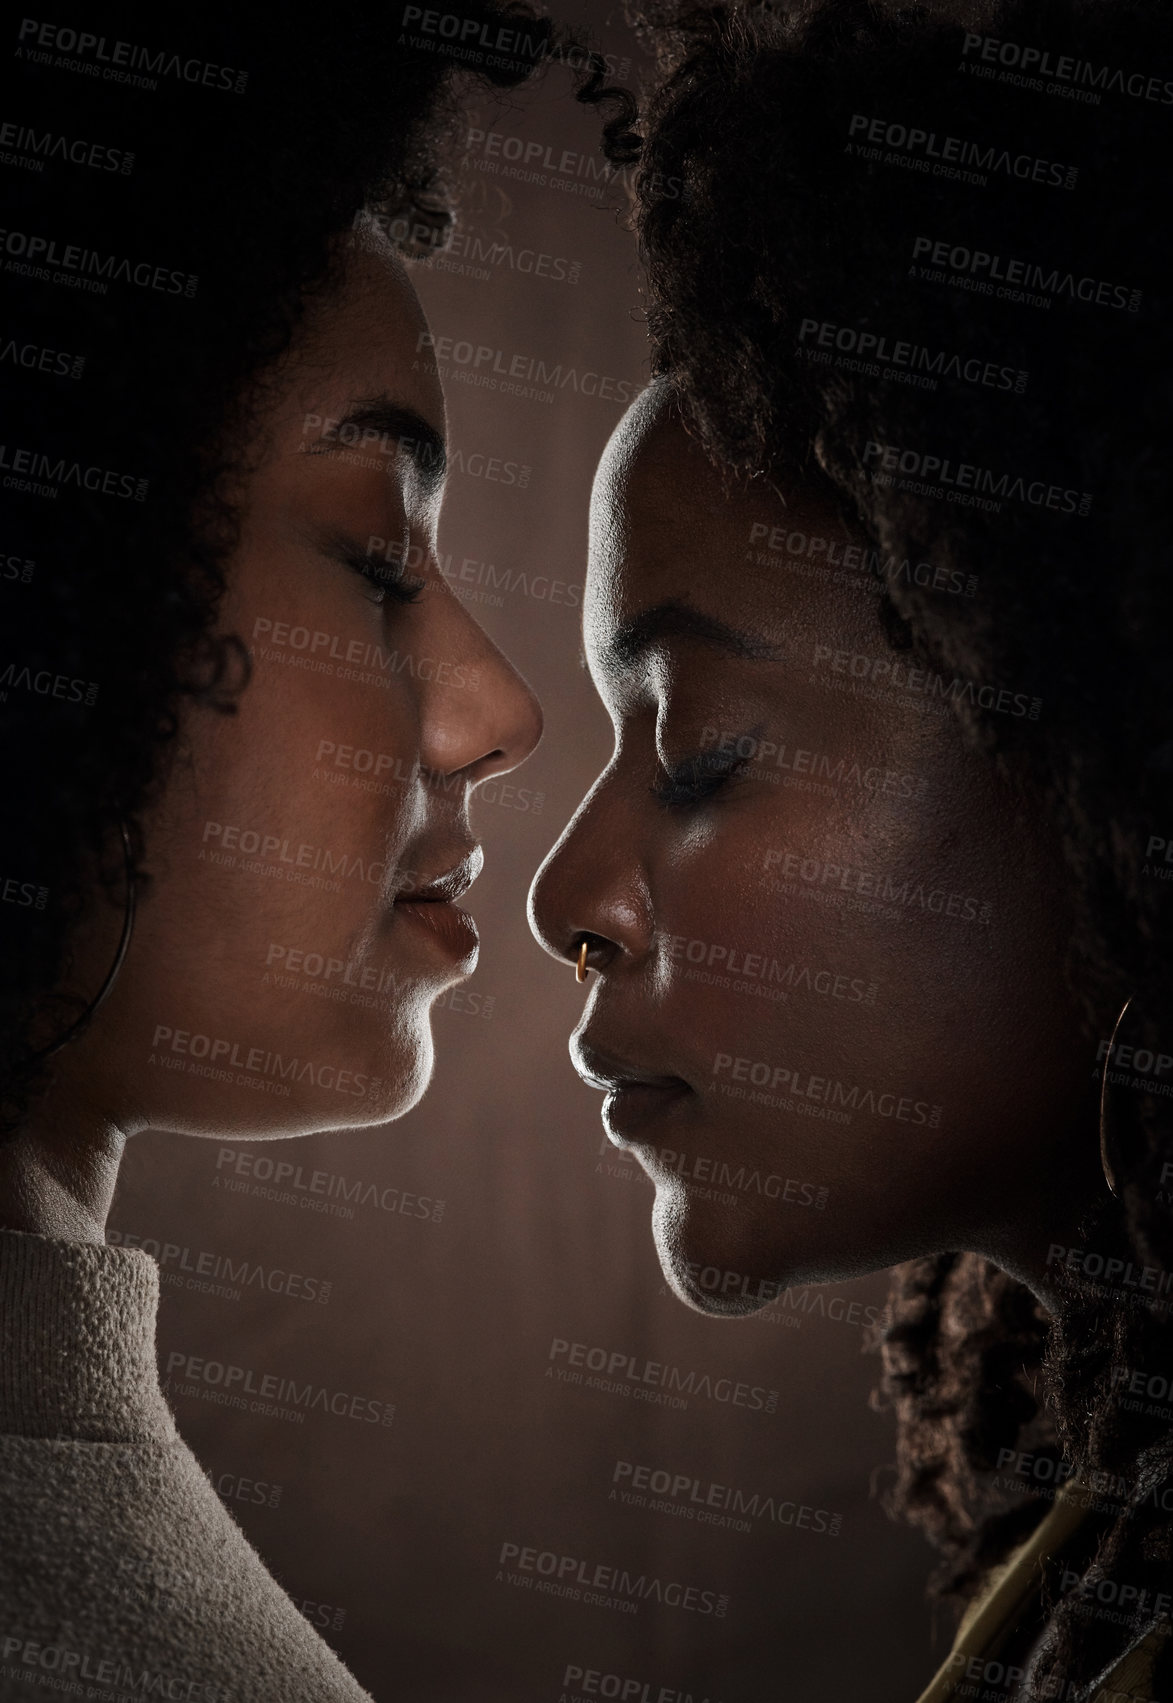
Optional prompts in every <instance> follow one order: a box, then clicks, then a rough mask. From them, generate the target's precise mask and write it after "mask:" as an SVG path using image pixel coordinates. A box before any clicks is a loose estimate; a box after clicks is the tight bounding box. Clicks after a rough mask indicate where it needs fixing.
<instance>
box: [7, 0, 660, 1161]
mask: <svg viewBox="0 0 1173 1703" xmlns="http://www.w3.org/2000/svg"><path fill="white" fill-rule="evenodd" d="M413 10H415V9H412V8H406V7H404V6H402V5H400V6H398V7H397V6H395V5H391V4H383V3H381V0H356V4H355V5H354V6H352V7H350V8H348V10H347V12H346V14H345V18H344V19H342V20H341V21H339V19H337V18H336V17H335V15H334V13H333V12H332V11H331V10H330V8H328V7H327V8H323V7H310V8H308V9H306V10H305V11H303V12H300V13H298V14H297V16H296V19H291V17H290V14H289V12H288V10H287V9H286V8H279V7H276V6H273V5H264V4H262V5H257V4H241V3H239V0H231V3H230V0H209V3H207V4H202V5H201V6H200V7H198V8H197V9H196V11H195V12H194V13H191V14H190V15H185V16H184V17H183V18H182V19H180V18H179V17H178V16H176V17H175V18H172V17H170V16H168V15H167V14H166V13H164V12H160V11H159V9H158V8H157V7H153V6H149V5H147V4H144V3H141V0H106V3H104V4H103V5H101V6H99V7H98V8H97V9H96V11H92V12H91V14H88V25H87V32H82V31H78V30H75V29H72V28H65V27H62V26H57V25H41V24H36V23H34V22H32V21H30V20H25V22H24V23H23V24H21V25H20V26H19V27H17V26H16V25H15V23H14V26H13V27H14V30H16V34H17V39H16V44H15V54H16V64H15V68H14V69H15V76H14V78H13V80H12V83H13V86H12V96H11V100H10V102H9V107H8V112H7V114H6V116H7V117H9V118H10V119H11V120H12V122H11V123H8V124H6V126H5V131H6V134H5V143H6V146H8V145H9V144H11V148H12V152H11V153H9V154H7V155H6V157H5V164H6V165H7V166H8V167H9V168H10V169H9V170H8V171H7V174H6V175H7V179H8V190H9V214H8V221H7V223H8V228H7V229H6V230H5V231H4V232H3V233H2V234H0V290H2V291H3V301H4V322H3V324H4V329H3V332H2V334H0V335H2V342H0V365H2V366H3V372H4V377H5V379H6V381H7V388H8V394H9V396H10V408H9V413H8V420H9V424H8V428H7V430H6V432H5V434H4V436H5V440H6V442H5V446H4V448H3V450H2V451H0V462H2V468H0V471H2V473H3V483H2V485H0V503H2V505H3V533H2V537H3V553H2V555H0V600H2V602H3V614H4V621H3V632H4V642H3V652H2V654H0V716H2V718H3V735H4V738H3V758H2V759H0V760H2V762H3V792H4V804H5V809H4V811H3V813H2V816H3V825H2V826H0V881H2V882H3V884H4V885H3V896H4V899H5V901H6V902H5V903H4V904H2V905H0V1034H2V1038H3V1045H2V1048H0V1133H3V1132H5V1131H9V1132H10V1131H12V1130H13V1129H15V1128H18V1127H20V1125H21V1122H22V1120H23V1119H25V1118H26V1117H27V1114H28V1110H29V1107H30V1105H31V1104H32V1103H33V1102H34V1101H35V1098H36V1095H37V1094H38V1093H39V1092H40V1091H41V1090H43V1088H44V1087H45V1086H46V1084H47V1082H48V1081H49V1080H50V1079H51V1076H50V1073H51V1070H52V1053H53V1051H54V1050H56V1048H57V1047H58V1046H59V1044H60V1042H61V1040H62V1038H63V1037H64V1036H67V1035H69V1034H70V1033H71V1032H73V1031H74V1030H75V1029H76V1026H77V1024H78V1022H79V1019H82V1018H84V1015H85V1012H86V1010H87V1008H88V1006H89V1005H90V1003H91V1002H92V999H93V995H94V993H95V992H96V990H94V989H87V988H79V987H77V986H76V985H71V940H72V939H73V938H74V933H75V929H76V925H77V923H78V921H79V919H80V918H81V917H82V915H83V914H84V913H85V912H86V910H87V907H89V906H91V905H93V904H95V903H98V902H100V900H101V896H102V894H103V893H105V894H106V895H107V897H108V899H109V902H110V903H111V904H112V905H113V906H115V907H117V908H119V909H121V907H122V906H123V905H124V903H125V895H126V879H127V871H126V867H125V856H124V834H125V835H126V836H127V837H128V838H129V843H130V855H131V857H132V860H133V861H134V865H135V866H136V867H135V869H134V873H135V875H136V879H137V881H138V883H139V885H140V887H141V886H142V885H143V882H144V880H145V877H144V875H143V873H142V871H141V870H139V869H137V862H138V859H139V857H140V855H141V849H142V847H141V839H142V831H141V818H142V812H143V810H144V807H145V806H146V805H147V804H148V803H149V801H150V799H151V797H152V796H153V795H154V794H155V793H156V792H157V791H158V789H159V788H160V787H161V786H162V784H163V783H164V781H165V778H166V772H167V759H168V753H169V748H170V747H171V744H172V741H173V739H174V736H175V733H176V730H177V715H178V712H179V709H180V707H181V705H182V703H183V701H184V699H185V697H190V696H192V695H198V696H200V697H201V698H202V699H203V700H204V701H206V702H210V703H212V704H214V705H215V706H217V707H218V708H220V709H222V710H223V711H224V712H225V713H231V711H232V707H233V702H234V699H235V697H236V694H237V692H238V690H239V689H240V687H241V686H242V685H243V684H244V682H245V681H246V679H247V673H248V659H247V655H246V653H245V651H244V649H243V646H242V645H240V644H239V643H234V642H232V641H222V640H221V641H214V640H213V638H212V632H213V624H214V621H215V615H216V609H217V605H218V603H219V600H220V597H221V594H222V592H223V590H224V585H225V571H226V570H225V564H226V561H227V559H228V556H229V554H230V552H231V549H232V546H233V541H234V536H235V527H236V519H235V512H234V507H233V501H232V498H231V490H232V488H233V481H234V477H235V476H236V475H237V474H238V473H239V472H240V471H241V467H240V462H241V457H242V455H243V453H244V448H243V446H244V445H245V444H246V443H247V441H248V436H249V431H250V423H251V416H252V415H253V414H254V413H255V411H256V407H257V403H258V398H259V396H260V395H261V393H262V390H263V384H262V381H263V378H264V375H265V373H266V371H267V369H269V368H271V366H272V364H273V363H274V362H275V361H276V360H277V359H278V358H279V357H280V356H281V354H282V353H283V352H284V350H285V349H286V348H287V347H288V345H289V343H290V340H291V338H292V337H293V336H294V334H295V332H296V330H297V327H298V324H299V322H300V320H301V317H302V315H303V312H304V310H305V308H306V305H307V303H308V302H309V300H310V298H311V296H313V295H314V294H315V293H317V292H320V291H322V290H323V289H327V288H329V286H330V283H331V280H332V277H333V275H334V269H335V267H336V266H337V264H338V259H339V254H340V247H339V244H338V243H337V242H336V241H335V239H336V238H337V237H338V236H339V234H340V233H342V232H344V231H345V230H346V229H347V228H348V227H349V226H350V225H351V224H352V222H353V221H354V218H355V215H356V212H357V211H358V210H359V209H361V208H363V207H366V208H367V209H370V210H372V211H374V212H376V213H378V214H380V215H383V216H384V217H383V219H382V222H383V223H384V224H385V225H386V226H387V228H389V229H390V230H392V231H400V230H402V231H407V232H410V233H411V239H412V241H413V242H415V243H416V244H417V246H418V244H419V242H420V241H421V240H423V241H425V242H426V241H429V240H437V234H438V233H439V240H442V235H443V231H444V228H445V226H446V223H447V215H446V213H445V211H444V201H443V195H442V186H443V165H444V161H445V159H446V158H447V147H448V143H449V141H450V139H451V137H452V136H453V135H454V133H455V132H454V125H455V119H456V116H457V109H458V105H457V103H458V97H459V92H460V90H459V85H460V83H461V81H462V79H463V80H465V81H467V80H469V79H472V80H474V81H475V82H476V83H478V84H479V85H480V86H482V87H484V86H486V85H487V86H488V87H489V89H490V90H491V89H498V90H505V89H509V88H512V87H513V86H515V85H517V84H519V83H521V82H522V81H524V80H525V79H526V78H527V77H529V76H530V75H531V74H532V73H533V72H534V71H535V70H536V69H537V68H538V67H540V66H542V65H543V64H545V63H548V62H550V61H551V60H558V59H560V60H562V61H563V62H564V63H565V64H567V66H568V67H569V69H570V70H571V71H572V72H573V73H574V74H575V81H576V85H577V98H579V99H580V100H584V101H587V102H591V103H593V104H596V105H600V106H601V107H602V108H603V110H604V111H605V110H606V109H607V108H608V107H610V106H614V108H615V116H614V117H613V118H612V119H611V120H610V121H609V122H608V123H607V124H606V125H605V126H604V131H605V134H608V135H610V136H611V137H612V138H613V145H617V146H622V142H621V138H622V133H623V129H624V117H625V114H627V113H628V112H629V110H630V108H631V104H632V103H631V100H630V97H628V96H624V95H623V94H622V93H621V92H619V91H613V90H609V89H608V88H607V87H606V86H605V84H604V80H603V61H602V59H601V57H600V56H598V55H596V54H594V53H593V52H591V51H589V50H588V49H587V48H586V47H585V46H584V45H583V43H582V42H581V41H580V40H579V39H578V38H577V37H576V36H575V35H573V34H572V33H570V32H568V31H562V30H557V29H555V27H554V26H553V25H552V24H551V23H550V21H549V20H547V19H543V18H539V17H537V16H536V15H535V14H533V13H532V12H531V11H529V10H528V9H526V8H524V7H521V6H506V7H498V6H497V5H495V4H493V3H492V0H451V4H449V5H448V6H447V7H446V8H445V9H444V11H443V12H442V13H438V14H435V17H436V18H438V19H439V22H438V23H437V24H436V25H435V27H434V29H433V30H431V31H430V33H427V34H420V35H412V33H411V28H412V26H411V24H410V23H409V22H408V19H409V17H410V14H411V12H412V11H413ZM420 27H421V28H422V25H421V26H420Z"/></svg>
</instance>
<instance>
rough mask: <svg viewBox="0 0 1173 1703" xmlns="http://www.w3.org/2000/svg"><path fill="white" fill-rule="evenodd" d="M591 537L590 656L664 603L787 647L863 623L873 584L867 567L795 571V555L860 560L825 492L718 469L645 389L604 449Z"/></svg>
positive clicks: (870, 611)
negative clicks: (838, 576)
mask: <svg viewBox="0 0 1173 1703" xmlns="http://www.w3.org/2000/svg"><path fill="white" fill-rule="evenodd" d="M590 544H591V548H590V571H589V575H588V582H587V596H586V607H585V628H586V636H587V643H588V647H589V648H590V649H591V650H592V651H594V653H595V655H596V658H599V659H601V658H602V657H603V655H604V654H605V651H606V647H607V645H608V644H609V642H610V641H611V639H612V637H613V635H614V634H615V633H616V631H618V630H619V629H620V628H622V627H624V626H626V625H628V624H630V623H631V622H632V621H633V620H634V619H635V618H636V617H638V616H639V615H640V614H642V613H643V612H644V611H646V610H649V609H653V608H656V607H658V606H660V605H662V604H664V603H666V602H682V603H686V604H688V605H689V606H691V607H693V608H696V609H698V610H699V611H701V612H702V613H703V614H705V615H708V616H711V617H713V618H715V619H718V620H721V621H724V622H725V623H727V624H730V625H732V626H735V627H737V628H739V629H745V630H748V631H751V632H754V633H758V634H760V635H761V636H762V637H763V638H764V639H766V640H768V641H771V642H773V643H775V644H778V643H785V644H786V645H787V646H794V647H795V648H800V647H801V646H802V644H803V643H804V642H805V641H806V640H807V639H811V638H815V637H817V638H819V639H822V640H825V639H826V637H827V636H828V635H829V634H835V635H837V636H847V635H851V634H857V633H860V632H863V631H866V630H869V628H870V625H871V620H874V604H875V602H876V599H875V595H874V593H872V594H871V595H870V596H861V595H860V592H861V590H864V589H865V587H866V578H867V576H866V574H865V573H862V572H861V573H856V574H854V575H848V576H846V578H847V582H848V583H847V584H846V585H843V584H837V583H836V582H835V579H834V576H831V575H826V574H823V573H816V574H814V575H811V574H807V573H804V572H803V571H801V567H800V564H799V561H798V559H797V557H802V558H805V559H807V560H811V561H813V562H815V563H825V562H826V561H828V560H830V561H836V560H842V559H844V557H845V556H847V557H848V559H851V560H853V561H859V562H860V563H862V561H863V556H864V552H863V550H862V548H861V545H860V540H859V538H858V536H856V535H853V534H852V533H851V532H850V531H849V530H848V528H847V527H846V526H845V525H844V524H843V522H842V521H841V520H840V519H839V518H838V516H837V515H836V514H835V513H834V511H833V510H832V508H831V507H830V505H829V503H828V502H827V501H826V499H825V498H823V497H822V496H821V495H816V494H814V493H813V492H811V491H809V490H806V489H803V488H802V487H795V488H792V489H788V490H787V491H786V492H782V491H779V490H777V489H775V488H773V487H772V486H770V485H768V484H767V483H766V482H765V481H764V480H760V479H759V480H752V481H734V480H732V479H730V478H727V477H726V476H725V475H723V474H722V473H721V471H720V470H718V469H717V468H715V467H714V466H713V464H712V463H711V462H710V461H709V459H708V457H707V456H706V455H705V453H704V451H703V450H702V449H701V448H700V446H699V445H698V444H697V442H696V441H695V440H694V439H693V438H692V437H691V436H690V435H689V434H688V432H687V431H686V430H685V428H684V426H683V425H682V424H681V423H680V421H679V419H678V417H677V416H676V414H675V412H674V411H673V410H672V408H671V406H670V405H669V404H668V403H666V402H665V401H664V400H663V399H662V398H658V397H656V396H655V395H653V394H652V393H647V394H646V395H645V397H643V398H641V399H640V400H639V401H638V402H637V403H636V404H635V405H634V406H633V408H632V409H631V410H629V413H628V415H627V416H625V418H624V420H623V421H622V422H621V423H620V426H619V428H618V429H617V431H616V433H615V436H614V437H613V438H612V440H611V443H610V444H609V445H608V447H607V450H606V452H605V453H604V456H603V460H602V461H601V463H600V466H599V471H598V475H597V477H596V481H595V487H594V492H593V495H592V501H591V540H590ZM796 552H797V556H796ZM852 582H855V583H852ZM869 615H870V617H871V620H869Z"/></svg>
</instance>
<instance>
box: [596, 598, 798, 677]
mask: <svg viewBox="0 0 1173 1703" xmlns="http://www.w3.org/2000/svg"><path fill="white" fill-rule="evenodd" d="M673 639H691V640H693V641H694V643H696V644H702V645H708V646H709V648H710V649H711V650H719V651H723V652H724V653H725V655H726V656H735V657H737V658H738V659H739V660H740V661H743V662H778V661H781V660H783V659H784V657H785V652H784V651H783V650H782V648H781V646H779V645H774V644H770V643H769V642H768V641H767V640H766V639H763V638H761V637H760V636H759V635H757V634H755V633H746V632H743V631H742V630H741V629H740V628H739V627H731V626H730V625H729V624H728V622H726V621H719V620H718V619H717V618H716V616H715V615H706V614H704V613H703V612H702V611H701V610H700V609H696V608H694V607H693V605H692V604H691V603H682V602H680V601H679V599H677V598H669V599H668V600H667V601H666V602H664V603H657V604H656V605H655V606H654V607H653V608H651V609H645V610H644V611H643V612H642V613H641V614H639V615H635V616H633V617H632V619H631V620H630V621H625V622H624V623H623V625H622V626H621V627H619V628H618V629H617V630H616V632H615V633H614V634H613V635H612V637H611V639H610V641H609V643H608V644H607V646H606V648H605V650H604V653H603V661H604V664H605V665H606V667H607V668H608V669H609V671H611V672H613V673H618V672H619V671H620V670H622V669H628V668H632V667H633V666H634V665H635V664H636V663H637V662H638V661H639V660H640V659H641V657H643V656H645V655H646V653H647V652H648V651H649V650H651V649H652V648H653V647H654V646H656V645H658V644H667V643H670V642H671V640H673Z"/></svg>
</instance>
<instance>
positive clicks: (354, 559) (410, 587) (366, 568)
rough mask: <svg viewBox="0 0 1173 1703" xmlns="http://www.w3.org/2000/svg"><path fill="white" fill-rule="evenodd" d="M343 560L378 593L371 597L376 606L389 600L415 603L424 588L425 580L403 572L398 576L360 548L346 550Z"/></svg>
mask: <svg viewBox="0 0 1173 1703" xmlns="http://www.w3.org/2000/svg"><path fill="white" fill-rule="evenodd" d="M342 560H343V562H345V564H346V566H347V567H348V568H352V569H353V570H354V572H355V573H356V574H358V576H359V578H360V579H364V580H366V582H367V584H368V585H369V586H371V587H372V590H373V592H374V593H377V594H378V595H372V596H371V598H370V601H371V602H372V603H373V604H374V605H375V606H376V608H382V606H383V605H384V604H385V603H387V602H388V601H391V602H394V603H397V604H399V605H406V604H409V603H415V602H416V601H417V600H418V598H419V595H420V592H421V591H422V590H423V589H424V581H423V580H409V579H405V578H404V577H403V575H402V574H400V575H399V576H398V578H396V577H394V574H393V571H390V570H388V569H385V568H384V567H383V566H382V564H381V563H378V562H375V561H373V560H372V559H371V557H370V556H368V555H365V554H364V553H363V552H362V551H360V550H347V551H345V552H344V553H343V556H342Z"/></svg>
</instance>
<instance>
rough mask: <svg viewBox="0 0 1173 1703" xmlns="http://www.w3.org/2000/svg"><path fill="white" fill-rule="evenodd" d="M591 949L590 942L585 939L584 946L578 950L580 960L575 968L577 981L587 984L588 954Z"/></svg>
mask: <svg viewBox="0 0 1173 1703" xmlns="http://www.w3.org/2000/svg"><path fill="white" fill-rule="evenodd" d="M590 949H591V943H590V941H589V940H586V939H584V940H583V943H582V945H581V946H580V947H579V949H578V959H577V961H576V963H575V966H574V979H575V981H579V982H585V981H586V979H587V953H588V952H589V951H590Z"/></svg>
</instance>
